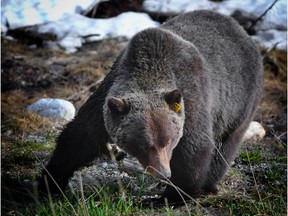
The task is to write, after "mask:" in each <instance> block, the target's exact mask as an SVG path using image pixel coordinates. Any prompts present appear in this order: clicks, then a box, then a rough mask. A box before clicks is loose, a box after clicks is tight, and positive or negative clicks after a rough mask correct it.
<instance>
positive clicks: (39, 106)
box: [27, 98, 75, 122]
mask: <svg viewBox="0 0 288 216" xmlns="http://www.w3.org/2000/svg"><path fill="white" fill-rule="evenodd" d="M27 111H29V112H33V113H36V114H37V115H40V116H42V117H46V118H52V119H55V120H58V121H65V122H66V121H70V120H72V119H73V118H74V116H75V107H74V105H73V104H72V103H71V102H69V101H66V100H63V99H54V98H43V99H40V100H38V101H36V102H35V103H34V104H32V105H30V106H28V107H27Z"/></svg>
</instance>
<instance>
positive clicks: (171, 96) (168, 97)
mask: <svg viewBox="0 0 288 216" xmlns="http://www.w3.org/2000/svg"><path fill="white" fill-rule="evenodd" d="M164 99H165V101H166V102H167V104H168V105H169V107H170V109H171V110H174V111H175V112H176V113H178V112H179V111H180V110H181V109H182V106H181V105H180V103H181V99H182V94H181V92H180V90H179V89H175V90H173V91H171V92H168V93H166V94H165V96H164Z"/></svg>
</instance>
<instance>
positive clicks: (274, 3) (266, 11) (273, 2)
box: [248, 0, 278, 31]
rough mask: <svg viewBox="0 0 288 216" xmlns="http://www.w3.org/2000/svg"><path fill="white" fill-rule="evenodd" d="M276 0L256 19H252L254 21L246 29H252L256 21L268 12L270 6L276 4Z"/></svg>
mask: <svg viewBox="0 0 288 216" xmlns="http://www.w3.org/2000/svg"><path fill="white" fill-rule="evenodd" d="M277 1H278V0H275V1H274V2H273V3H272V4H271V5H270V6H269V7H268V8H267V9H266V10H265V11H264V13H263V14H262V15H261V16H260V17H258V18H257V19H256V20H254V21H253V22H252V24H251V26H250V27H249V28H248V31H252V28H253V27H254V26H255V25H256V24H257V22H258V21H259V20H261V19H262V18H263V17H264V16H265V15H266V14H267V13H268V11H269V10H271V8H272V7H273V6H274V5H275V4H276V2H277Z"/></svg>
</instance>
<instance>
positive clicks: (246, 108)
mask: <svg viewBox="0 0 288 216" xmlns="http://www.w3.org/2000/svg"><path fill="white" fill-rule="evenodd" d="M262 76H263V68H262V61H261V55H260V53H259V51H258V49H257V48H256V46H255V45H254V44H253V42H252V40H251V38H250V37H249V36H248V35H247V34H246V32H245V31H244V30H243V29H242V27H241V26H240V25H239V24H238V23H237V22H236V21H235V20H233V19H232V18H230V17H226V16H223V15H220V14H218V13H215V12H212V11H205V10H199V11H194V12H189V13H186V14H182V15H179V16H178V17H175V18H173V19H171V20H169V21H167V22H166V23H164V24H162V25H161V26H160V27H159V28H150V29H146V30H143V31H141V32H140V33H138V34H136V35H135V36H134V37H133V38H132V39H131V40H130V42H129V44H128V45H127V47H126V48H124V49H123V50H122V51H121V53H120V54H119V56H118V57H117V59H116V61H115V63H114V65H113V67H112V69H111V71H110V72H109V73H108V74H107V76H106V77H105V79H104V80H103V82H102V83H101V85H100V87H99V88H98V89H97V90H96V92H95V93H94V94H93V95H92V96H90V98H89V99H88V100H87V102H86V103H85V104H84V105H83V106H82V107H81V108H80V110H79V112H78V114H77V115H76V117H75V118H74V120H72V121H71V122H70V123H68V124H67V126H66V127H65V128H64V130H63V131H62V133H61V134H60V136H59V137H58V139H57V146H56V149H55V151H54V153H53V156H52V158H51V160H50V162H49V164H48V165H47V166H46V169H44V171H43V173H42V177H41V179H40V183H39V189H40V190H41V191H44V192H45V191H46V183H48V185H49V190H50V191H51V193H57V192H59V188H60V189H62V190H63V189H64V188H65V186H66V185H67V183H68V179H69V177H71V176H72V175H73V172H74V171H75V170H77V169H79V168H80V167H81V166H83V165H85V164H86V163H88V162H91V161H92V160H93V159H95V157H98V156H100V155H102V154H109V151H108V149H107V143H108V142H109V141H110V140H111V141H112V142H113V143H115V144H117V145H118V146H119V147H120V148H121V149H122V150H124V151H125V152H127V153H129V154H130V155H132V156H134V157H136V158H137V159H138V160H139V162H140V163H141V164H142V165H143V167H144V168H145V169H147V170H148V172H150V173H151V174H152V175H154V176H155V177H157V178H170V180H171V182H172V183H173V184H174V185H175V186H177V187H179V188H180V189H181V190H182V191H184V192H185V193H186V194H188V195H189V196H191V197H196V196H199V195H202V194H209V193H213V194H215V193H216V192H217V186H216V185H217V183H218V182H219V181H220V180H221V179H222V178H223V176H224V175H225V174H226V173H227V170H228V168H229V166H230V165H231V163H232V162H233V160H234V158H235V156H236V153H237V150H238V149H239V146H240V143H241V139H242V136H243V134H244V132H245V130H246V129H247V127H248V125H249V123H250V121H251V119H252V118H253V115H254V113H255V110H256V107H257V105H258V104H259V101H260V99H261V92H262V82H263V77H262ZM54 181H55V182H56V183H57V185H58V186H56V184H55V183H54ZM46 192H47V191H46ZM178 193H179V192H178V191H176V190H175V188H174V187H173V186H167V188H166V190H165V192H164V194H163V197H166V198H167V199H168V201H169V202H175V201H180V200H181V196H180V195H179V194H178ZM184 198H185V199H188V196H186V197H185V196H184Z"/></svg>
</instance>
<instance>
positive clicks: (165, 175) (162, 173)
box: [156, 169, 171, 180]
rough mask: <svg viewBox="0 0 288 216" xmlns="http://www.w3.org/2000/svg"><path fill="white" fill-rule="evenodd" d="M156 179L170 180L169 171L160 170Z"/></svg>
mask: <svg viewBox="0 0 288 216" xmlns="http://www.w3.org/2000/svg"><path fill="white" fill-rule="evenodd" d="M156 178H157V179H160V180H167V179H170V178H171V170H170V169H169V170H161V171H160V172H158V174H157V176H156Z"/></svg>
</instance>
